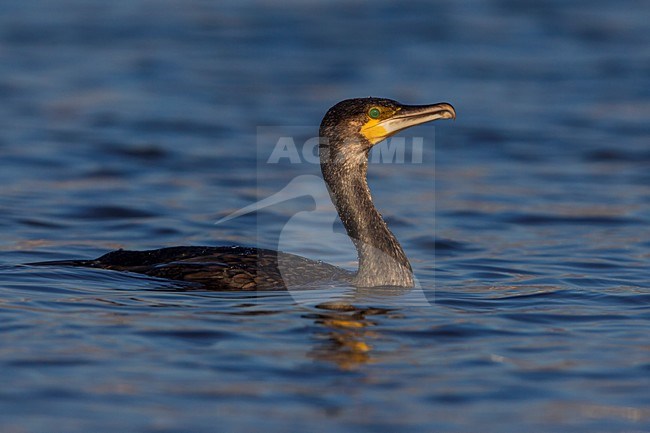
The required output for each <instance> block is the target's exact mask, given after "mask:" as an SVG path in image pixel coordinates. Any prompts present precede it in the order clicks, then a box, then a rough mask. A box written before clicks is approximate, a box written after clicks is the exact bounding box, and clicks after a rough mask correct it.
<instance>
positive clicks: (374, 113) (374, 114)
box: [368, 107, 381, 119]
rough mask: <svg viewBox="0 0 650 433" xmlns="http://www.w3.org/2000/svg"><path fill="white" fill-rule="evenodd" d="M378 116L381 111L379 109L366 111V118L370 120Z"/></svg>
mask: <svg viewBox="0 0 650 433" xmlns="http://www.w3.org/2000/svg"><path fill="white" fill-rule="evenodd" d="M380 114H381V111H379V108H377V107H372V108H371V109H370V110H368V116H369V117H370V118H371V119H376V118H378V117H379V115H380Z"/></svg>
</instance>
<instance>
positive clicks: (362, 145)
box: [33, 98, 456, 290]
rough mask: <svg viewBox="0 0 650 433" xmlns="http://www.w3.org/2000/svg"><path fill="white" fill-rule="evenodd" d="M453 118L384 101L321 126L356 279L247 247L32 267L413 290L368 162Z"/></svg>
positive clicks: (330, 116)
mask: <svg viewBox="0 0 650 433" xmlns="http://www.w3.org/2000/svg"><path fill="white" fill-rule="evenodd" d="M455 118H456V112H455V110H454V108H453V107H452V106H451V105H449V104H446V103H439V104H433V105H402V104H400V103H398V102H396V101H393V100H390V99H382V98H358V99H347V100H345V101H342V102H339V103H338V104H336V105H334V106H333V107H332V108H330V109H329V111H328V112H327V114H325V117H324V118H323V121H322V123H321V125H320V137H321V138H320V144H319V155H320V164H321V170H322V173H323V179H324V180H325V183H326V184H327V188H328V191H329V193H330V197H331V199H332V202H333V203H334V206H335V207H336V210H337V212H338V214H339V217H340V218H341V221H342V222H343V226H344V227H345V230H346V231H347V234H348V236H349V237H350V238H351V239H352V242H353V243H354V245H355V247H356V249H357V255H358V258H359V269H358V271H357V272H356V273H354V272H350V271H347V270H344V269H341V268H339V267H336V266H333V265H329V264H326V263H322V262H319V261H314V260H310V259H306V258H304V257H300V256H296V255H293V254H287V253H282V252H277V251H272V250H267V249H261V248H246V247H170V248H162V249H158V250H148V251H126V250H118V251H113V252H110V253H108V254H105V255H103V256H101V257H99V258H97V259H95V260H64V261H54V262H40V263H33V264H35V265H65V266H84V267H92V268H102V269H113V270H118V271H128V272H136V273H140V274H146V275H150V276H154V277H160V278H167V279H172V280H181V281H187V282H193V283H199V284H201V285H203V286H204V287H205V288H209V289H216V290H273V289H283V288H286V287H295V286H298V285H304V284H307V283H314V282H327V281H341V280H342V281H347V282H349V283H350V284H353V285H355V286H357V287H376V286H399V287H412V286H413V274H412V270H411V264H410V263H409V261H408V259H407V258H406V254H405V253H404V250H403V249H402V247H401V245H400V244H399V242H398V241H397V239H396V238H395V236H394V235H393V233H392V232H391V231H390V230H389V229H388V226H387V225H386V223H385V222H384V220H383V218H382V217H381V215H380V214H379V212H378V211H377V209H376V208H375V206H374V205H373V203H372V197H371V195H370V189H369V188H368V183H367V179H366V173H367V170H368V154H369V152H370V149H371V148H372V147H373V146H374V145H375V144H377V143H379V142H380V141H382V140H384V139H386V138H388V137H390V136H392V135H393V134H395V133H397V132H399V131H401V130H403V129H406V128H409V127H411V126H414V125H419V124H422V123H425V122H430V121H432V120H436V119H455Z"/></svg>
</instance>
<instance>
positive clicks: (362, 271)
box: [319, 136, 413, 287]
mask: <svg viewBox="0 0 650 433" xmlns="http://www.w3.org/2000/svg"><path fill="white" fill-rule="evenodd" d="M364 147H366V146H364ZM370 147H371V146H370V145H368V146H367V149H365V150H364V151H360V152H359V151H358V150H359V146H358V145H357V146H354V145H350V143H349V142H348V143H343V141H342V140H340V139H339V138H338V137H327V136H325V137H323V138H321V144H320V147H319V150H320V161H321V170H322V172H323V178H324V179H325V183H326V184H327V187H328V190H329V193H330V197H331V199H332V202H333V203H334V206H335V207H336V210H337V212H338V214H339V217H340V218H341V221H342V222H343V226H344V227H345V230H346V231H347V233H348V236H349V237H350V239H352V242H353V243H354V245H355V247H356V249H357V255H358V258H359V271H358V272H357V276H356V279H355V285H357V286H360V287H373V286H401V287H412V286H413V273H412V270H411V264H410V263H409V261H408V259H407V257H406V254H405V253H404V250H403V249H402V246H401V245H400V244H399V242H398V241H397V238H395V235H393V233H392V232H391V231H390V230H389V229H388V226H387V225H386V222H385V221H384V220H383V218H382V217H381V215H380V214H379V212H378V211H377V209H376V208H375V206H374V204H373V202H372V196H371V195H370V189H369V188H368V181H367V177H366V174H367V171H368V153H369V151H370Z"/></svg>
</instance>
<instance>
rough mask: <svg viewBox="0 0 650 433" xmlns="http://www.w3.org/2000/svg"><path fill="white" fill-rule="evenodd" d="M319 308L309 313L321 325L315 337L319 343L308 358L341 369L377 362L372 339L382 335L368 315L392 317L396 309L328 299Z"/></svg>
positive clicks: (350, 368) (307, 316)
mask: <svg viewBox="0 0 650 433" xmlns="http://www.w3.org/2000/svg"><path fill="white" fill-rule="evenodd" d="M316 308H318V309H320V310H322V312H318V313H312V314H309V315H306V316H305V317H306V318H310V319H315V320H314V323H316V324H317V325H320V326H321V328H322V329H321V330H320V331H319V332H317V333H316V335H315V338H316V339H317V340H318V344H317V345H316V346H315V347H314V348H313V349H312V350H311V351H310V352H309V353H308V354H307V356H308V357H309V358H312V359H314V360H317V361H324V362H328V363H333V364H336V365H337V366H338V367H339V368H340V369H342V370H354V369H355V368H357V367H360V366H362V365H365V364H369V363H372V362H376V361H377V359H376V358H377V357H376V355H375V354H373V349H374V348H373V343H372V342H373V341H374V340H377V339H378V338H379V334H378V333H377V332H376V331H374V330H373V329H372V328H373V327H374V326H376V325H377V323H376V322H375V321H373V320H372V319H370V318H369V316H389V317H390V316H391V315H392V314H393V311H394V310H390V309H386V308H373V307H355V306H353V305H351V304H347V303H338V302H328V303H323V304H320V305H318V306H316Z"/></svg>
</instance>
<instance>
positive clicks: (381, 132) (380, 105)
mask: <svg viewBox="0 0 650 433" xmlns="http://www.w3.org/2000/svg"><path fill="white" fill-rule="evenodd" d="M455 118H456V111H455V110H454V107H452V106H451V105H450V104H447V103H438V104H432V105H402V104H400V103H399V102H397V101H393V100H391V99H383V98H357V99H346V100H345V101H341V102H339V103H338V104H336V105H335V106H333V107H332V108H330V109H329V111H328V112H327V114H325V117H324V118H323V121H322V122H321V125H320V136H321V145H320V152H321V163H325V162H332V157H336V158H337V159H339V158H341V157H344V159H345V160H357V158H359V157H367V155H368V152H369V151H370V149H371V148H372V146H374V145H375V144H377V143H379V142H380V141H382V140H384V139H386V138H388V137H390V136H392V135H394V134H396V133H398V132H399V131H401V130H403V129H406V128H409V127H411V126H415V125H419V124H421V123H426V122H431V121H432V120H436V119H455ZM326 150H329V151H330V152H332V154H331V155H329V157H327V156H326V157H325V158H324V156H325V155H327V152H325V151H326Z"/></svg>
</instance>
